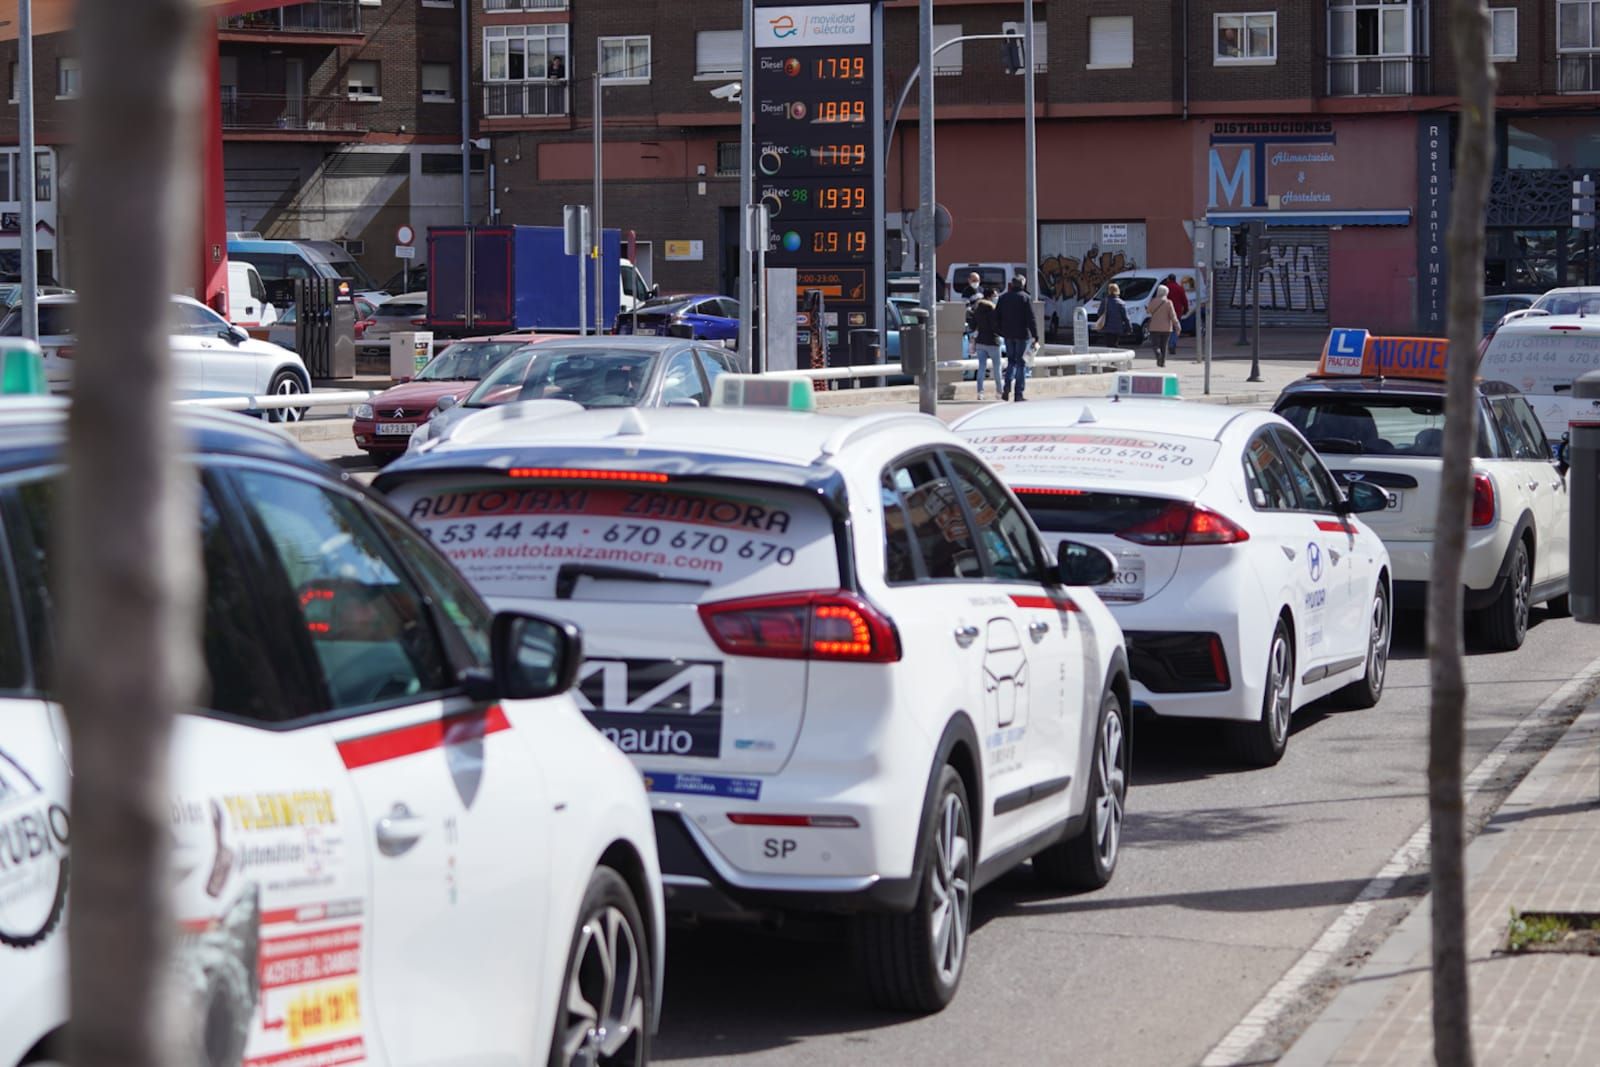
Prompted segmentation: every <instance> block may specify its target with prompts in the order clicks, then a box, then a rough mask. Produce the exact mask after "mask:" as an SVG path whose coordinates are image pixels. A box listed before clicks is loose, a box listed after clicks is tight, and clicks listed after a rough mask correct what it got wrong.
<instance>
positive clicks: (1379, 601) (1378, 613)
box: [1367, 592, 1389, 693]
mask: <svg viewBox="0 0 1600 1067" xmlns="http://www.w3.org/2000/svg"><path fill="white" fill-rule="evenodd" d="M1368 644H1369V648H1368V651H1367V685H1368V686H1370V687H1371V689H1372V691H1373V692H1374V693H1376V692H1378V691H1379V690H1380V689H1382V688H1383V674H1384V671H1386V670H1388V668H1389V598H1388V597H1386V596H1384V595H1383V593H1381V592H1380V593H1379V594H1378V595H1377V596H1375V597H1373V598H1372V635H1371V637H1370V639H1369V642H1368Z"/></svg>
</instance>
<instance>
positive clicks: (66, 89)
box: [56, 56, 82, 100]
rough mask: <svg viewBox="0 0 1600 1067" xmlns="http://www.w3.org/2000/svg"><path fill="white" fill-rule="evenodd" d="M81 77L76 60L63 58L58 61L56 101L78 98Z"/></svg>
mask: <svg viewBox="0 0 1600 1067" xmlns="http://www.w3.org/2000/svg"><path fill="white" fill-rule="evenodd" d="M81 77H82V74H81V72H80V70H79V69H78V61H77V60H76V59H70V58H67V57H65V56H63V57H62V58H61V59H58V60H56V99H58V100H71V99H72V98H73V97H75V96H77V95H78V90H79V88H81V86H80V84H79V82H80V79H81Z"/></svg>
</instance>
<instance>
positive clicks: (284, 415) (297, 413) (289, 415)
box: [273, 378, 305, 422]
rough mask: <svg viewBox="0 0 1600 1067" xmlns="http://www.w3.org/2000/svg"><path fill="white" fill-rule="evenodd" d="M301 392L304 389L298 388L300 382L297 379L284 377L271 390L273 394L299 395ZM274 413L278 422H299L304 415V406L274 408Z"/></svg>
mask: <svg viewBox="0 0 1600 1067" xmlns="http://www.w3.org/2000/svg"><path fill="white" fill-rule="evenodd" d="M303 392H304V390H302V389H301V388H300V382H299V381H298V380H297V379H294V378H284V379H283V380H282V381H280V382H279V383H278V387H277V388H276V389H274V390H273V395H275V396H299V395H301V393H303ZM276 415H277V417H278V421H280V422H299V421H300V420H301V419H302V418H304V417H305V409H304V408H277V409H276Z"/></svg>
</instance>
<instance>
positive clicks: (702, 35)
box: [694, 30, 744, 78]
mask: <svg viewBox="0 0 1600 1067" xmlns="http://www.w3.org/2000/svg"><path fill="white" fill-rule="evenodd" d="M743 55H744V34H743V32H742V31H740V30H701V31H700V32H699V33H697V34H695V35H694V76H695V77H696V78H737V77H739V75H740V74H742V73H744V62H743V58H742V57H743Z"/></svg>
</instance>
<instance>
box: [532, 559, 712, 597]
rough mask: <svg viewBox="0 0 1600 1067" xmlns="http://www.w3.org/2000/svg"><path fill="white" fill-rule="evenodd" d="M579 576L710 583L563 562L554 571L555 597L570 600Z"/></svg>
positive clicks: (630, 569) (635, 580)
mask: <svg viewBox="0 0 1600 1067" xmlns="http://www.w3.org/2000/svg"><path fill="white" fill-rule="evenodd" d="M579 578H599V579H602V580H605V581H612V582H672V583H674V584H677V585H704V586H709V585H710V584H711V583H710V582H709V581H708V580H706V579H705V578H674V577H671V576H670V575H665V574H657V573H656V572H655V571H646V570H639V569H636V568H634V567H607V566H604V565H602V564H595V563H563V564H562V565H561V566H560V568H559V569H558V570H557V571H556V599H557V600H571V599H572V590H573V588H574V587H575V586H576V585H577V584H578V579H579Z"/></svg>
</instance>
